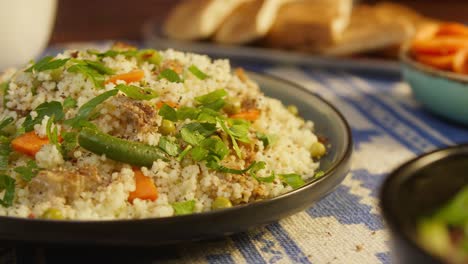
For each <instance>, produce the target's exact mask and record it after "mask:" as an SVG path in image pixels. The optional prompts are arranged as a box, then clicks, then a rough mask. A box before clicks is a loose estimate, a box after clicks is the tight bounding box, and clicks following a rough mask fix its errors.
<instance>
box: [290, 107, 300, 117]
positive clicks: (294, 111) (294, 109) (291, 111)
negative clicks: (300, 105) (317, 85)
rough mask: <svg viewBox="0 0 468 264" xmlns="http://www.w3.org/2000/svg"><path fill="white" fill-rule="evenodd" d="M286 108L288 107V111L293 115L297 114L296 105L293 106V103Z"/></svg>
mask: <svg viewBox="0 0 468 264" xmlns="http://www.w3.org/2000/svg"><path fill="white" fill-rule="evenodd" d="M287 109H288V111H289V113H291V114H293V115H295V116H297V115H298V114H299V109H297V106H295V105H288V107H287Z"/></svg>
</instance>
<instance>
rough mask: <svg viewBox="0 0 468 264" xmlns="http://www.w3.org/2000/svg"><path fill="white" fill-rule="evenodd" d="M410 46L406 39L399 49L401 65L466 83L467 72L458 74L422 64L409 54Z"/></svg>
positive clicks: (467, 81) (467, 82)
mask: <svg viewBox="0 0 468 264" xmlns="http://www.w3.org/2000/svg"><path fill="white" fill-rule="evenodd" d="M410 46H411V41H407V42H405V43H404V44H403V45H402V47H401V49H400V53H399V58H400V61H401V62H402V63H403V65H408V66H411V67H412V68H414V69H416V70H419V71H421V72H424V73H427V74H430V75H433V76H435V77H440V78H445V79H448V80H450V81H454V82H459V83H461V84H463V85H468V74H467V75H463V74H459V73H455V72H451V71H444V70H439V69H436V68H433V67H431V66H429V65H426V64H423V63H420V62H418V61H416V60H414V59H413V58H412V57H411V56H410Z"/></svg>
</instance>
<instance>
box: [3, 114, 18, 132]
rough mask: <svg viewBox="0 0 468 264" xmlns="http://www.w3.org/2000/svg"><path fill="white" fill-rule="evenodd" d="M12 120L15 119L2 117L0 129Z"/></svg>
mask: <svg viewBox="0 0 468 264" xmlns="http://www.w3.org/2000/svg"><path fill="white" fill-rule="evenodd" d="M13 121H15V119H14V118H13V117H11V116H10V117H6V118H5V119H3V120H2V121H1V122H0V130H2V129H4V128H5V127H7V126H8V125H9V124H11V123H13Z"/></svg>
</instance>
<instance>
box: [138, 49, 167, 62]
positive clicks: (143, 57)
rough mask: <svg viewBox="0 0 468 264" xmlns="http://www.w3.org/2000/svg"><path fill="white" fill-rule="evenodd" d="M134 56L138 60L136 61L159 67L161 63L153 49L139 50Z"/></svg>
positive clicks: (157, 53) (159, 56)
mask: <svg viewBox="0 0 468 264" xmlns="http://www.w3.org/2000/svg"><path fill="white" fill-rule="evenodd" d="M136 56H137V58H138V61H140V62H141V61H147V62H149V63H151V64H154V65H159V64H161V61H162V58H161V55H160V54H159V52H157V51H156V50H153V49H145V50H140V51H139V52H138V54H137V55H136Z"/></svg>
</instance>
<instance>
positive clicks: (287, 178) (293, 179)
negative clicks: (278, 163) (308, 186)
mask: <svg viewBox="0 0 468 264" xmlns="http://www.w3.org/2000/svg"><path fill="white" fill-rule="evenodd" d="M278 176H279V177H280V179H281V180H282V181H283V182H284V183H286V184H287V185H289V186H291V187H292V188H293V189H297V188H299V187H301V186H303V185H304V184H305V182H304V180H303V179H302V177H301V175H299V174H296V173H289V174H279V175H278Z"/></svg>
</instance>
